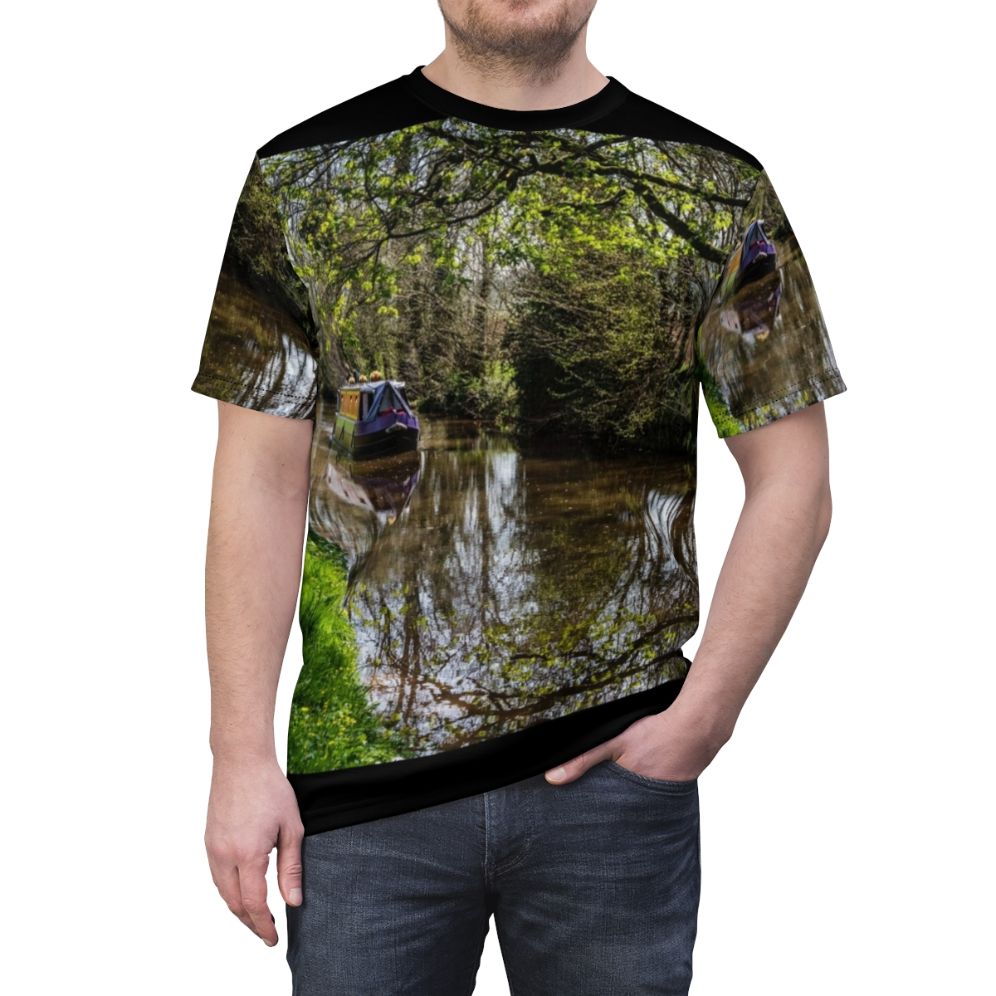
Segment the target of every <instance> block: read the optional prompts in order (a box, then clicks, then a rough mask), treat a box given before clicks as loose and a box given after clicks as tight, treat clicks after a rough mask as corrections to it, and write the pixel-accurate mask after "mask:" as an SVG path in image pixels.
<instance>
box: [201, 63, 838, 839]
mask: <svg viewBox="0 0 996 996" xmlns="http://www.w3.org/2000/svg"><path fill="white" fill-rule="evenodd" d="M421 70H422V67H421V66H418V67H416V68H415V69H414V70H412V71H411V72H410V73H407V74H405V75H402V76H399V77H398V78H396V79H394V80H392V81H390V82H388V83H385V84H383V85H380V86H378V87H375V88H374V89H371V90H368V91H366V92H364V93H362V94H359V95H358V96H355V97H353V98H351V99H349V100H346V101H344V102H342V103H340V104H338V105H336V106H334V107H332V108H330V109H328V110H325V111H322V112H321V113H319V114H316V115H315V116H313V117H310V118H308V119H307V120H305V121H302V122H301V123H299V124H297V125H294V126H293V127H291V128H289V129H287V130H286V131H284V132H282V133H281V134H279V135H277V136H276V137H274V138H273V139H271V140H270V141H268V142H267V143H266V144H265V145H264V146H262V147H261V148H260V149H258V150H257V151H256V153H255V155H254V156H253V158H252V162H251V166H250V169H249V172H248V175H247V177H246V180H245V184H244V187H243V189H242V191H241V194H240V196H239V197H238V199H237V205H236V207H235V212H234V218H233V220H232V225H231V231H230V233H229V237H228V243H227V247H226V249H225V253H224V258H223V261H222V265H221V273H220V276H219V279H218V284H217V290H216V293H215V296H214V301H213V306H212V308H211V313H210V319H209V322H208V328H207V333H206V336H205V340H204V344H203V350H202V354H201V360H200V368H199V370H198V372H197V375H196V379H195V380H194V383H193V385H192V386H193V390H195V391H197V392H200V393H202V394H206V395H209V396H210V397H213V398H217V399H220V400H222V401H225V402H229V403H232V404H236V405H241V406H243V407H246V408H252V409H256V410H257V411H259V412H265V413H267V414H269V415H271V416H276V417H283V418H291V419H311V420H314V433H313V442H312V449H311V493H310V499H309V509H308V517H309V522H308V534H307V541H306V549H305V557H304V566H303V579H302V584H301V593H300V606H299V624H300V627H301V633H302V639H303V648H304V651H303V656H304V660H303V666H302V667H301V670H300V673H299V676H298V678H297V683H296V686H295V690H294V695H293V701H292V707H291V717H290V728H289V731H288V743H287V747H288V751H287V774H288V778H289V779H290V781H291V783H292V785H293V787H294V790H295V792H296V794H297V798H298V802H299V804H300V809H301V816H302V819H303V822H304V826H305V831H306V833H309V834H310V833H317V832H321V831H324V830H330V829H334V828H337V827H342V826H346V825H349V824H356V823H361V822H364V821H367V820H371V819H376V818H379V817H383V816H390V815H393V814H398V813H402V812H406V811H410V810H414V809H418V808H421V807H424V806H428V805H433V804H436V803H441V802H445V801H448V800H452V799H456V798H460V797H463V796H467V795H471V794H476V793H478V792H483V791H486V790H489V789H493V788H498V787H500V786H502V785H506V784H508V783H510V782H513V781H516V780H519V779H523V778H527V777H530V776H532V775H536V774H539V773H541V772H543V771H545V770H547V769H549V768H552V767H554V766H556V765H557V764H559V763H560V762H563V761H566V760H569V759H570V758H572V757H575V756H577V755H578V754H580V753H582V752H583V751H585V750H587V749H589V748H592V747H595V746H596V745H598V744H600V743H603V742H604V741H606V740H608V739H610V738H612V737H614V736H616V735H618V734H619V733H621V732H622V731H623V730H625V729H626V728H627V727H628V726H629V725H631V724H632V723H633V722H634V721H635V720H637V719H639V718H641V717H643V716H648V715H651V714H653V713H657V712H660V711H662V710H664V709H666V708H667V707H668V706H669V705H670V704H671V703H672V702H673V701H674V699H675V697H676V696H677V694H678V692H679V691H680V689H681V687H682V683H683V681H684V679H685V676H686V675H687V673H688V670H689V668H690V667H691V662H690V661H689V660H688V658H686V657H685V656H684V654H683V653H682V647H683V645H684V644H685V643H686V642H687V641H688V639H689V637H691V636H692V634H693V633H694V632H695V630H696V628H697V626H698V622H699V590H698V580H697V575H696V563H695V537H694V533H693V525H692V513H693V506H694V500H695V445H696V442H695V436H696V420H697V406H698V398H699V385H700V384H701V386H702V393H703V396H704V397H705V400H706V403H707V405H708V411H709V414H710V415H711V417H712V420H713V422H714V424H715V427H716V431H717V433H718V435H719V436H720V437H729V436H734V435H737V434H738V433H743V432H746V431H750V430H753V429H756V428H758V427H761V426H764V425H766V424H767V423H770V422H772V421H773V420H775V419H779V418H782V417H784V416H787V415H789V414H791V413H792V412H796V411H798V410H800V409H802V408H804V407H806V406H808V405H812V404H815V403H817V402H820V401H822V400H824V399H825V398H828V397H830V396H831V395H834V394H838V393H840V392H842V391H843V390H845V386H844V383H843V381H842V380H841V375H840V373H839V371H838V367H837V364H836V361H835V359H834V355H833V351H832V348H831V345H830V341H829V338H828V335H827V329H826V326H825V322H824V319H823V315H822V313H821V310H820V305H819V303H818V301H817V298H816V293H815V290H814V287H813V282H812V280H811V278H810V273H809V270H808V267H807V264H806V260H805V259H804V257H803V255H802V251H801V249H800V247H799V242H798V240H797V239H796V237H795V235H794V234H793V231H792V227H791V224H790V223H789V220H788V219H787V217H786V215H785V211H784V210H783V208H782V205H781V203H780V202H779V199H778V196H777V194H776V193H775V190H774V188H773V187H772V183H771V180H770V178H769V176H768V174H767V172H766V171H765V169H764V167H763V166H762V165H761V163H760V162H759V161H758V160H757V159H755V158H754V156H752V155H751V154H750V153H748V152H746V151H744V150H743V149H741V148H739V147H738V146H736V145H734V144H733V143H732V142H730V141H727V140H726V139H723V138H721V137H720V136H718V135H716V134H714V133H712V132H710V131H709V130H707V129H706V128H704V127H701V126H699V125H697V124H695V123H693V122H692V121H689V120H688V119H686V118H684V117H682V116H680V115H678V114H676V113H674V112H673V111H670V110H668V109H667V108H665V107H662V106H660V105H659V104H657V103H654V102H653V101H651V100H649V99H647V98H645V97H642V96H640V95H638V94H637V93H635V92H634V91H632V90H629V89H628V88H627V87H626V86H624V85H623V84H622V83H621V82H620V81H619V80H618V79H616V78H615V77H608V82H607V83H606V84H605V85H604V86H603V87H602V89H601V90H599V91H598V92H597V93H595V94H594V95H593V96H590V97H588V98H587V99H585V100H582V101H580V102H578V103H575V104H571V105H569V106H566V107H559V108H553V109H543V110H509V109H503V108H496V107H492V106H489V105H486V104H482V103H479V102H476V101H472V100H469V99H467V98H464V97H461V96H459V95H457V94H455V93H452V92H451V91H448V90H446V89H444V88H442V87H440V86H438V85H437V84H434V83H433V82H431V81H430V80H429V79H428V77H426V76H425V75H424V74H423V73H422V71H421Z"/></svg>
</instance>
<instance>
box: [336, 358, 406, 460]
mask: <svg viewBox="0 0 996 996" xmlns="http://www.w3.org/2000/svg"><path fill="white" fill-rule="evenodd" d="M418 436H419V420H418V416H417V415H416V414H415V412H414V411H413V410H412V406H411V405H410V404H409V402H408V398H407V396H406V394H405V382H404V381H403V380H390V379H388V378H385V377H384V376H383V375H382V374H381V373H380V372H379V371H376V370H374V371H371V373H370V377H369V378H364V377H360V378H359V379H356V378H352V377H351V378H350V381H349V383H347V384H343V385H342V386H341V387H340V388H339V389H338V392H337V398H336V409H335V424H334V425H333V428H332V442H333V443H334V444H335V446H336V447H337V448H338V449H339V450H340V451H341V452H342V453H344V454H346V455H348V456H350V457H352V458H354V459H363V458H364V457H375V456H377V457H379V456H388V455H390V454H392V453H405V452H408V451H410V450H414V449H416V448H417V447H418Z"/></svg>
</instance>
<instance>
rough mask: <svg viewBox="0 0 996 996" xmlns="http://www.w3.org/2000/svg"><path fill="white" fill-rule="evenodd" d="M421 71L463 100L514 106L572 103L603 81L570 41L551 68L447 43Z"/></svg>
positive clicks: (526, 107) (533, 107)
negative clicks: (466, 53)
mask: <svg viewBox="0 0 996 996" xmlns="http://www.w3.org/2000/svg"><path fill="white" fill-rule="evenodd" d="M579 40H580V39H579ZM422 73H423V75H425V76H426V77H427V78H428V79H429V80H430V82H432V83H435V84H436V85H437V86H440V87H442V88H443V89H444V90H449V91H450V92H451V93H455V94H457V95H459V96H461V97H465V98H467V99H468V100H474V101H477V102H478V103H480V104H488V105H490V106H491V107H504V108H508V109H509V110H516V111H528V110H542V109H546V108H551V107H566V106H568V105H570V104H576V103H578V102H580V101H582V100H585V99H586V98H588V97H591V96H593V95H594V94H596V93H598V91H599V90H601V89H602V87H604V86H605V85H606V84H607V83H608V82H609V80H608V78H607V77H606V76H603V75H602V73H600V72H599V71H598V70H597V69H596V68H595V67H594V66H593V65H592V64H591V63H590V62H589V61H588V56H587V54H586V53H585V50H584V45H583V44H580V45H577V46H575V48H574V49H572V50H571V53H570V54H569V55H568V57H567V58H565V59H563V60H562V61H561V62H559V63H558V65H557V67H556V70H551V69H549V68H546V69H545V70H541V69H540V68H538V67H537V68H536V69H533V70H529V69H526V68H524V67H523V66H521V65H511V64H509V63H507V62H503V61H502V60H501V59H499V58H495V59H493V60H491V59H487V60H485V59H481V58H475V59H473V60H468V59H465V58H463V57H461V55H460V54H459V53H458V52H457V51H456V50H455V48H454V47H452V46H450V45H447V47H446V48H445V49H444V50H443V51H442V52H441V53H440V54H439V55H438V56H436V58H435V59H433V60H432V62H430V63H428V64H427V65H425V66H424V67H423V68H422Z"/></svg>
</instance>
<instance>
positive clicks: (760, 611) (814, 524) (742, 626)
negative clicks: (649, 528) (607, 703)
mask: <svg viewBox="0 0 996 996" xmlns="http://www.w3.org/2000/svg"><path fill="white" fill-rule="evenodd" d="M727 445H728V446H729V448H730V450H731V452H732V453H733V456H734V457H735V459H736V460H737V463H738V464H739V467H740V471H741V474H742V475H743V480H744V490H745V497H744V504H743V509H742V511H741V514H740V518H739V521H738V523H737V527H736V529H735V530H734V533H733V538H732V540H731V542H730V546H729V550H728V551H727V555H726V558H725V560H724V562H723V567H722V570H721V571H720V574H719V579H718V581H717V584H716V590H715V593H714V595H713V599H712V603H711V606H710V610H709V615H708V618H707V620H706V626H705V629H704V631H703V633H702V640H701V642H700V644H699V649H698V653H697V654H696V655H695V659H694V661H693V664H692V667H691V668H690V669H689V672H688V675H687V676H686V678H685V681H684V684H683V686H682V689H681V691H680V692H679V693H678V696H677V698H676V699H675V700H674V702H673V703H671V705H670V706H669V707H668V708H667V709H665V710H664V711H663V712H660V713H657V714H655V715H653V716H647V717H645V718H644V719H640V720H638V721H637V722H635V723H633V724H632V725H631V726H629V727H628V728H627V729H626V730H624V731H623V732H622V733H621V734H619V736H617V737H614V738H613V739H611V740H608V741H606V742H605V743H603V744H600V745H599V746H597V747H594V748H592V749H591V750H590V751H586V752H585V753H584V754H582V755H579V756H578V757H576V758H573V759H572V760H571V761H568V762H567V763H566V764H564V765H563V766H562V767H561V768H559V769H555V770H554V771H551V772H547V778H548V779H549V780H550V781H553V782H557V783H559V782H568V781H573V780H574V779H575V778H577V777H579V776H580V775H581V774H582V773H583V772H584V771H586V770H587V769H588V768H591V767H592V766H594V765H595V764H598V763H599V762H601V761H604V760H610V759H611V760H615V761H617V762H618V763H620V764H622V765H623V766H624V767H627V768H630V769H631V770H633V771H637V772H639V773H641V774H645V775H647V776H648V777H651V778H662V779H672V780H679V781H680V780H686V779H692V778H697V777H698V775H699V774H700V773H701V772H702V771H703V770H704V769H705V768H706V767H707V766H708V764H709V763H710V762H711V761H712V759H713V758H714V757H715V755H716V754H717V753H718V752H719V750H720V748H721V747H722V746H723V745H724V744H725V743H726V742H727V741H728V740H729V739H730V737H731V736H732V734H733V728H734V726H735V724H736V721H737V717H738V716H739V714H740V711H741V709H742V708H743V705H744V703H745V702H746V700H747V696H748V695H749V694H750V692H751V690H752V689H753V687H754V685H755V684H756V682H757V680H758V678H759V677H760V676H761V672H762V671H763V670H764V667H765V665H766V664H767V662H768V660H769V658H770V657H771V654H772V652H773V651H774V649H775V647H776V646H777V644H778V641H779V640H780V639H781V637H782V634H783V633H784V632H785V628H786V627H787V626H788V623H789V620H790V619H791V618H792V614H793V612H794V611H795V608H796V606H797V605H798V603H799V599H800V598H801V597H802V593H803V591H804V589H805V587H806V583H807V581H808V580H809V576H810V573H811V571H812V568H813V564H814V563H815V562H816V558H817V556H818V555H819V552H820V549H821V548H822V546H823V542H824V540H825V539H826V536H827V531H828V529H829V527H830V511H831V500H830V482H829V456H828V444H827V429H826V419H825V415H824V411H823V405H822V403H820V404H814V405H810V406H809V407H807V408H804V409H802V410H801V411H797V412H794V413H793V414H791V415H788V416H786V417H784V418H780V419H778V420H776V421H774V422H771V423H770V424H768V425H766V426H763V427H761V428H757V429H754V430H753V431H751V432H744V433H741V434H739V435H736V436H733V437H731V438H729V439H728V440H727ZM558 772H562V774H560V776H559V777H558Z"/></svg>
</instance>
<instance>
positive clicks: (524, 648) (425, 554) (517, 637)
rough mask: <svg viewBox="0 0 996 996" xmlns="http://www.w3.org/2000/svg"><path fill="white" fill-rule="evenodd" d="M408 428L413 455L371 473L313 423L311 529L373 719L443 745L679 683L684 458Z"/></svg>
mask: <svg viewBox="0 0 996 996" xmlns="http://www.w3.org/2000/svg"><path fill="white" fill-rule="evenodd" d="M422 418H423V421H422V425H423V431H422V439H421V441H420V447H419V449H418V451H417V452H416V453H413V454H408V455H407V457H408V459H406V458H405V457H403V456H399V457H394V458H388V459H384V460H380V461H377V462H376V464H371V463H370V462H368V461H363V462H354V461H348V460H344V459H343V458H342V457H341V456H338V455H337V453H336V451H335V450H334V449H333V448H332V447H331V446H330V443H329V440H328V434H327V428H328V423H327V421H326V422H322V421H320V422H319V425H318V428H317V430H316V431H317V436H316V444H315V445H316V448H317V449H316V459H315V460H314V462H313V466H314V468H315V472H314V476H313V491H312V510H311V525H312V529H313V530H314V531H315V532H316V533H318V534H319V535H321V536H322V537H324V538H325V539H326V540H329V541H331V542H332V543H334V544H335V545H337V546H339V547H341V549H342V550H343V551H344V552H345V554H346V558H347V563H348V565H349V579H348V586H347V594H346V611H347V614H348V617H349V620H350V623H351V624H352V627H353V629H354V631H355V634H356V640H357V666H358V669H359V673H360V676H361V678H362V681H363V684H364V686H365V687H366V688H367V690H368V694H369V695H370V697H371V705H372V707H373V708H374V709H375V711H376V712H377V713H378V715H379V717H380V718H381V720H382V722H383V723H384V724H385V725H386V726H388V727H389V728H391V729H392V730H393V731H394V732H395V733H397V734H399V735H401V736H402V737H403V739H404V740H405V741H406V742H408V743H410V744H411V745H412V746H413V747H414V748H416V749H417V750H418V751H420V752H424V751H428V750H439V749H447V748H449V747H453V746H459V745H461V744H464V743H469V742H472V741H474V740H478V739H483V738H486V737H491V736H495V735H497V734H500V733H505V732H511V731H513V730H516V729H520V728H522V727H524V726H526V725H528V724H530V723H532V722H534V721H536V720H537V719H540V718H551V717H554V716H558V715H562V714H565V713H567V712H570V711H573V710H575V709H578V708H581V707H585V706H590V705H595V704H598V703H599V702H601V701H604V700H606V699H608V698H615V697H618V696H620V695H623V694H627V693H631V692H636V691H640V690H642V689H645V688H650V687H652V686H654V685H657V684H660V683H661V682H662V681H666V680H667V679H669V678H672V677H676V676H679V675H680V674H683V673H684V670H683V669H684V668H685V667H686V666H687V665H686V664H685V662H684V660H683V659H682V658H681V657H680V655H678V653H677V651H678V648H680V646H681V645H682V643H684V642H685V641H686V640H687V639H688V637H689V636H690V635H691V633H692V632H693V631H694V629H695V625H696V621H697V608H696V606H697V590H696V580H695V571H694V559H695V551H694V540H693V537H692V528H691V527H692V506H693V495H692V491H691V490H690V487H689V481H690V480H691V479H692V478H691V474H690V468H689V466H688V464H687V463H686V462H685V461H683V460H677V459H675V458H667V457H662V456H659V455H653V454H648V455H646V456H639V455H634V454H632V453H630V454H627V455H623V456H613V457H610V456H604V455H601V456H596V455H593V454H590V453H585V452H582V451H581V450H580V449H577V448H570V449H568V448H566V447H564V446H563V444H559V445H556V444H554V445H550V444H547V445H546V446H539V445H537V444H535V443H534V444H531V445H530V446H528V447H523V446H521V445H519V444H516V443H515V442H514V441H513V440H512V439H511V438H510V437H508V436H506V435H504V434H502V433H500V432H494V431H488V430H484V429H478V428H477V426H475V424H474V423H470V422H464V421H460V420H456V419H443V418H429V417H425V416H423V417H422Z"/></svg>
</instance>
